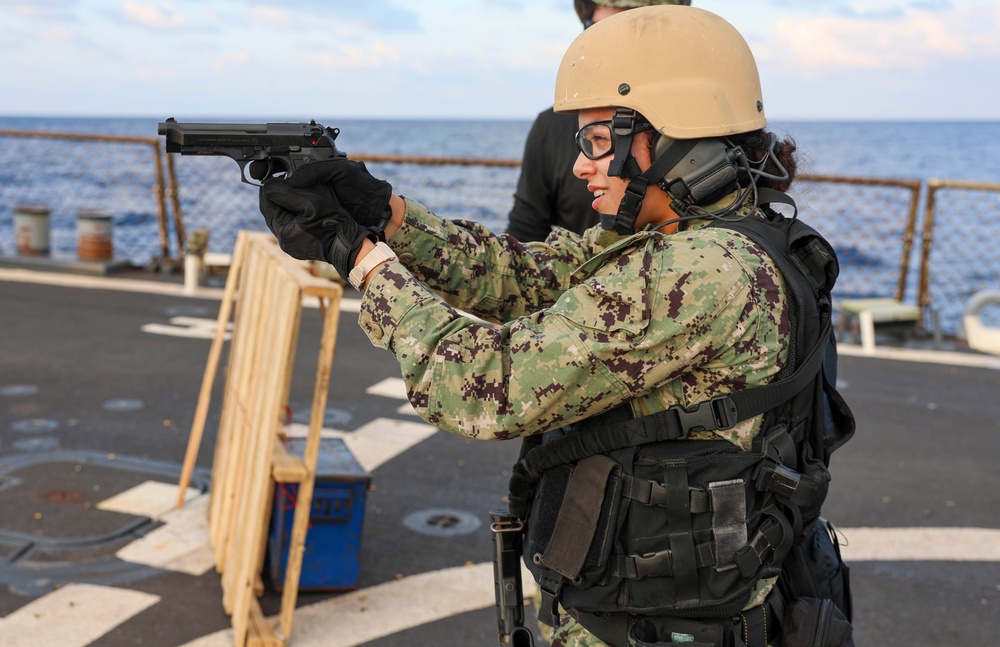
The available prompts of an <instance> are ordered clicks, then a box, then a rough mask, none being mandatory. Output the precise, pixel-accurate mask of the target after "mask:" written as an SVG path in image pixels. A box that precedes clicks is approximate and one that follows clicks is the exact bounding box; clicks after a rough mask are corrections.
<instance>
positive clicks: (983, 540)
mask: <svg viewBox="0 0 1000 647" xmlns="http://www.w3.org/2000/svg"><path fill="white" fill-rule="evenodd" d="M837 530H838V532H839V534H840V535H841V536H842V537H841V546H840V550H841V555H842V556H843V558H844V561H845V562H847V563H848V564H850V562H868V561H922V562H1000V530H997V529H994V528H837Z"/></svg>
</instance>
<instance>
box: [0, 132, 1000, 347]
mask: <svg viewBox="0 0 1000 647" xmlns="http://www.w3.org/2000/svg"><path fill="white" fill-rule="evenodd" d="M168 116H169V115H164V116H163V117H149V118H107V119H102V118H94V117H79V118H71V117H17V116H0V128H8V129H17V130H28V131H53V132H60V133H92V134H101V135H105V134H107V135H128V136H141V137H148V138H155V137H157V133H156V127H157V123H158V122H159V121H163V120H164V119H165V118H166V117H168ZM310 118H315V119H316V121H317V122H319V123H322V124H324V125H327V126H335V127H337V128H339V129H340V131H341V134H340V136H339V138H338V140H337V145H338V147H339V148H341V149H342V150H344V151H345V152H347V153H348V154H362V153H369V154H399V155H423V156H438V157H474V158H490V159H507V160H518V159H520V157H521V154H522V150H523V146H524V140H525V137H526V135H527V133H528V130H529V128H530V127H531V120H528V119H524V120H434V119H338V118H336V117H329V116H323V115H307V116H265V117H262V118H260V119H248V118H240V119H232V120H225V119H218V118H212V119H198V118H189V117H184V118H183V119H182V121H188V122H196V121H215V122H221V121H232V122H241V123H242V122H247V123H264V122H267V121H272V122H283V121H307V120H308V119H310ZM769 128H770V129H771V130H772V131H774V132H775V133H776V134H777V135H778V136H779V137H782V138H787V137H791V138H792V139H794V140H795V142H796V143H797V146H798V160H799V173H800V174H802V173H810V174H818V175H837V176H848V177H867V178H886V179H914V180H928V179H931V178H936V179H946V180H965V181H975V182H991V183H1000V163H997V160H998V159H1000V122H911V121H907V122H892V121H872V122H834V121H787V122H782V121H775V122H772V123H771V124H770V126H769ZM14 141H15V140H12V139H11V138H7V141H4V138H0V253H8V252H10V251H12V250H11V248H12V245H13V243H12V241H10V240H7V239H9V238H11V236H7V235H6V233H7V230H8V229H10V227H11V219H12V216H11V210H10V209H11V206H12V205H10V204H4V202H5V200H4V199H3V197H4V196H5V193H4V189H5V186H4V184H5V183H7V184H8V187H9V186H10V184H11V183H13V184H17V183H24V182H25V181H26V179H25V178H26V177H27V178H29V179H28V180H27V181H33V180H31V179H30V178H33V177H34V176H35V175H36V174H35V173H34V170H32V169H28V170H27V172H26V170H25V169H23V168H15V167H18V166H19V165H20V164H21V161H20V160H21V159H22V157H21V156H20V155H18V151H17V149H16V146H17V145H19V144H20V143H21V142H24V141H27V140H16V142H17V143H12V142H14ZM46 151H47V153H46V157H44V158H43V159H44V161H43V162H42V163H43V164H44V165H45V167H46V168H45V169H44V173H42V170H43V169H36V170H37V171H38V173H37V177H40V178H41V177H44V178H45V179H44V180H39V182H44V183H51V182H58V183H60V184H61V185H62V186H51V190H52V193H53V194H59V193H62V194H68V195H69V196H70V198H67V199H68V200H71V201H72V203H73V204H80V203H86V202H87V201H88V200H92V201H97V200H99V199H101V198H100V197H98V194H99V193H100V192H108V191H110V192H118V193H121V194H124V193H126V192H127V191H129V190H131V191H133V192H134V186H135V183H136V181H137V180H136V179H135V177H134V175H133V172H138V169H139V167H140V166H142V167H143V168H148V163H149V162H148V158H145V157H144V158H142V159H138V158H137V159H136V161H135V164H134V165H133V167H128V165H127V164H126V167H128V168H129V171H127V172H123V173H122V174H121V175H120V176H116V177H108V178H101V180H100V181H99V182H96V183H95V182H94V180H93V174H92V173H91V174H89V175H88V174H86V173H83V172H82V171H81V168H80V167H81V165H85V164H86V163H87V161H86V160H80V159H76V160H72V161H62V160H60V159H58V154H55V156H53V153H52V149H51V148H49V149H46ZM144 154H148V152H144ZM36 163H38V162H36ZM202 163H204V164H202ZM370 168H372V170H373V172H374V173H376V175H379V174H381V175H382V176H383V177H387V178H389V179H391V180H392V181H393V185H394V187H397V188H398V187H403V192H404V193H405V194H406V195H409V196H411V197H416V198H418V199H420V200H422V201H424V202H426V203H427V204H428V206H430V207H431V208H433V209H434V210H435V211H437V212H438V213H440V214H441V215H443V216H446V217H468V218H473V219H475V220H479V221H481V222H483V223H484V224H486V225H487V226H489V227H490V228H491V229H493V230H494V231H502V229H503V227H504V226H505V223H506V214H507V211H508V210H509V207H510V201H511V198H510V193H511V191H512V188H513V182H514V181H515V180H516V177H517V170H516V169H494V168H482V167H478V168H475V167H471V168H470V167H424V166H421V167H414V166H412V165H402V166H401V167H399V166H397V165H383V166H378V165H375V166H372V165H370ZM15 171H16V172H15ZM178 173H179V175H180V180H181V187H182V191H181V198H182V210H183V213H184V218H185V224H186V225H187V227H188V230H190V229H191V228H193V227H197V226H206V227H208V228H209V229H210V230H211V231H212V232H213V233H212V236H213V240H216V241H217V242H219V243H220V244H221V245H222V248H226V245H227V244H228V245H230V247H231V242H232V240H235V231H236V230H237V229H238V228H240V227H244V228H256V229H260V228H261V223H260V222H259V218H258V217H257V216H256V213H255V212H256V191H255V190H254V189H253V188H252V187H249V186H247V185H243V184H241V183H239V182H235V181H233V182H223V181H222V180H221V179H220V178H223V177H229V175H228V174H229V173H232V174H233V179H234V180H235V177H236V175H235V174H236V173H238V169H237V168H236V166H235V165H234V164H233V163H232V162H230V161H227V160H215V159H208V158H190V157H187V158H185V161H184V163H183V164H178ZM401 174H402V175H401ZM15 178H16V179H15ZM199 182H200V183H201V184H199ZM130 183H131V185H132V186H131V187H130V186H129V185H130ZM140 184H141V182H140ZM49 187H50V185H45V186H44V190H46V191H47V190H48V189H49ZM470 187H472V189H470ZM469 190H472V191H474V192H477V195H478V192H482V193H484V194H485V193H486V192H487V191H490V192H492V194H493V195H492V196H489V197H488V198H487V197H485V196H483V202H482V204H478V205H469V204H468V198H467V197H463V196H468V195H469V193H468V191H469ZM463 191H464V192H463ZM792 194H793V195H795V194H796V193H795V188H794V187H793V190H792ZM6 195H7V196H8V197H9V195H10V194H9V193H8V194H6ZM101 195H103V194H101ZM859 195H860V193H859ZM147 199H148V198H147ZM796 199H797V200H799V202H800V204H802V205H805V209H804V210H805V211H807V212H809V207H810V200H809V196H808V195H803V196H801V199H800V198H799V197H797V198H796ZM893 199H895V200H897V202H898V200H899V198H893ZM978 199H979V197H978V196H974V197H973V198H972V199H971V201H972V204H973V207H972V208H971V209H970V211H969V212H967V213H974V211H973V210H974V208H975V201H976V200H978ZM991 199H992V200H993V202H994V203H996V202H997V201H998V200H1000V194H996V195H993V196H991ZM967 200H968V199H967ZM7 201H9V200H7ZM811 206H813V207H817V206H819V205H816V204H815V202H813V204H812V205H811ZM823 206H824V208H826V209H828V210H829V205H823ZM881 206H884V205H878V204H869V203H867V202H864V201H863V200H862V201H861V202H860V203H859V202H855V203H852V204H850V205H840V206H839V207H838V208H840V209H841V210H842V209H852V210H854V213H853V214H851V219H849V220H848V219H843V220H841V219H840V217H839V216H838V215H837V214H838V212H837V211H836V210H832V211H829V213H832V214H833V217H832V218H831V217H830V216H825V217H827V221H826V222H824V223H823V227H821V231H829V229H824V227H826V228H830V229H835V228H837V227H838V226H839V227H848V228H850V227H862V228H863V229H865V230H867V229H868V227H867V223H868V222H871V223H873V224H878V219H879V216H880V213H881V212H880V210H879V209H880V208H881ZM904 208H905V207H904ZM56 209H61V212H66V216H65V217H63V218H61V219H60V221H59V222H58V223H56V222H55V221H56V218H55V211H54V212H53V216H54V217H53V221H54V222H53V227H61V228H62V230H60V231H54V232H53V235H54V238H55V239H54V241H53V246H54V253H55V252H62V253H64V254H67V253H68V254H72V253H74V251H73V250H74V246H75V237H74V232H73V231H72V228H73V226H74V223H73V218H72V215H71V213H70V208H69V206H68V205H63V206H62V207H60V206H59V205H57V206H56ZM894 209H896V211H895V213H900V211H899V209H900V207H899V205H898V204H896V205H895V207H894ZM866 211H870V212H871V213H870V216H869V215H868V214H867V213H863V212H866ZM859 212H862V213H860V215H859ZM823 213H826V212H823ZM987 213H990V214H993V217H992V219H983V218H953V219H952V223H951V224H946V225H945V226H941V225H936V229H935V233H934V236H935V238H934V250H935V253H936V254H937V257H936V258H935V259H934V263H932V269H934V270H935V271H936V272H937V274H934V275H933V276H932V278H931V283H932V285H931V292H932V294H933V299H934V302H935V306H936V307H939V308H940V311H941V312H942V313H943V322H942V323H943V326H942V327H943V329H944V332H945V333H947V334H952V333H956V332H958V330H959V327H960V320H961V313H962V309H963V307H964V304H965V303H966V302H967V300H968V298H969V296H971V294H973V293H974V292H975V291H977V290H979V289H983V288H997V287H1000V269H998V267H1000V261H998V257H997V254H996V252H995V251H994V245H993V244H992V243H989V244H985V245H984V244H983V241H992V240H996V239H997V237H998V236H1000V218H998V217H996V214H997V213H1000V204H993V205H992V206H991V208H990V210H989V211H988V212H987ZM200 214H209V215H211V216H212V217H214V218H215V220H212V221H208V220H204V221H202V220H199V218H201V217H202V216H201V215H200ZM155 220H156V219H155V214H154V213H153V210H152V209H151V207H149V206H148V204H147V206H142V207H131V206H130V207H124V208H122V209H121V210H120V212H118V213H116V214H115V240H116V242H115V247H116V255H117V254H118V253H119V252H121V253H122V255H125V256H128V257H130V258H131V259H132V260H133V262H137V263H139V264H142V263H144V262H145V261H146V260H148V259H149V258H151V257H153V256H154V255H155V254H156V252H157V251H158V248H157V240H156V238H157V237H156V235H155V231H156V228H155ZM220 221H224V224H225V226H227V227H229V228H230V231H227V232H225V233H222V232H219V234H217V231H218V229H217V228H218V227H219V223H220ZM810 222H814V221H812V220H810ZM814 224H815V223H814ZM130 228H131V229H132V231H133V232H134V235H133V236H132V237H131V240H132V241H140V240H141V242H142V245H139V244H132V245H131V248H130V249H124V250H123V249H120V246H119V241H130V237H129V235H128V234H129V229H130ZM862 233H863V234H864V235H866V236H867V237H868V240H867V241H863V242H862V243H859V244H857V245H853V244H852V245H849V246H844V247H841V248H839V249H838V253H839V254H840V256H841V263H842V266H844V267H843V268H842V269H846V270H848V271H842V274H841V278H842V281H841V282H839V283H838V288H841V287H843V288H844V289H846V290H849V291H851V293H850V294H847V296H865V295H864V294H862V293H863V292H864V288H863V287H862V288H859V289H858V290H857V291H855V289H854V288H853V287H852V286H851V277H850V276H849V274H850V271H851V270H853V271H854V272H855V273H856V274H862V275H864V274H867V273H869V272H870V271H871V270H869V269H868V268H875V269H876V270H877V269H878V268H881V270H882V271H884V272H886V273H887V274H890V275H892V276H895V273H896V272H897V270H894V269H893V268H894V267H898V259H897V258H890V257H892V256H894V255H897V254H898V251H897V250H898V249H899V248H898V246H892V245H887V246H885V247H884V248H883V247H882V246H881V245H880V244H879V240H878V237H879V236H880V235H882V234H875V233H872V231H862ZM900 233H901V232H900V231H898V230H894V231H891V232H887V233H885V234H884V236H885V237H886V239H889V238H892V239H895V240H900V239H901V236H900ZM970 234H974V237H975V238H976V239H978V240H977V241H975V242H976V243H977V244H978V245H979V246H978V247H977V246H970V247H969V249H970V250H971V251H972V253H973V258H971V259H970V258H965V257H964V255H965V254H964V251H965V249H964V245H965V240H966V239H967V237H969V235H970ZM4 236H6V238H4ZM230 238H231V239H232V240H230ZM918 243H919V237H918ZM171 245H172V248H173V249H175V250H176V245H177V243H176V242H175V241H171ZM918 246H919V245H918ZM948 248H951V249H952V250H955V249H959V250H961V251H962V252H963V253H962V254H955V253H954V252H952V253H951V256H952V259H951V260H948V259H946V258H944V255H943V254H942V253H941V252H939V251H938V250H944V249H948ZM970 261H971V262H970ZM916 262H917V259H916V257H914V259H913V261H912V262H911V264H912V265H913V269H912V270H911V275H912V276H913V279H912V280H911V282H910V283H911V285H913V286H914V288H915V283H916V280H917V277H916ZM946 263H947V265H946ZM851 265H853V266H854V267H853V268H852V267H850V266H851ZM945 270H947V273H946V272H945ZM935 282H936V283H935ZM883 284H887V285H894V279H892V278H891V277H890V278H889V279H888V280H886V281H883ZM888 291H889V292H891V288H890V289H889V290H888ZM880 292H882V293H883V294H885V292H886V290H885V289H884V288H880ZM908 294H909V295H910V298H912V295H913V294H914V291H913V289H911V288H908ZM987 319H988V320H989V321H990V322H993V320H997V321H998V322H1000V317H998V314H997V313H996V312H994V311H991V312H990V313H989V316H988V317H987Z"/></svg>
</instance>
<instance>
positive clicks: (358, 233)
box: [259, 177, 375, 280]
mask: <svg viewBox="0 0 1000 647" xmlns="http://www.w3.org/2000/svg"><path fill="white" fill-rule="evenodd" d="M290 184H291V183H290V182H289V181H288V180H286V179H284V178H278V177H272V178H269V179H267V180H265V181H264V183H263V184H262V185H261V187H260V196H259V197H260V212H261V214H262V215H263V216H264V221H265V222H266V223H267V227H268V229H270V230H271V233H273V234H274V236H275V238H277V239H278V246H280V247H281V249H282V250H283V251H284V252H285V253H286V254H288V255H289V256H292V257H293V258H298V259H301V260H304V261H327V262H329V263H330V264H331V265H333V266H334V267H335V268H336V269H337V272H339V273H340V275H341V276H342V277H344V280H347V276H348V274H350V273H351V270H352V269H353V268H354V260H355V259H356V258H357V256H358V252H359V251H360V250H361V245H362V243H364V240H365V239H366V238H370V239H374V238H375V234H374V233H373V232H372V230H370V229H368V228H366V227H362V226H361V225H360V224H358V223H357V222H355V221H354V219H353V218H351V216H350V214H348V212H347V211H346V210H345V209H344V208H343V207H342V206H341V205H340V202H339V201H338V200H337V196H336V194H335V193H334V192H333V188H332V187H331V186H330V185H329V184H321V185H317V186H311V187H308V188H300V189H297V188H294V187H292V186H291V185H290Z"/></svg>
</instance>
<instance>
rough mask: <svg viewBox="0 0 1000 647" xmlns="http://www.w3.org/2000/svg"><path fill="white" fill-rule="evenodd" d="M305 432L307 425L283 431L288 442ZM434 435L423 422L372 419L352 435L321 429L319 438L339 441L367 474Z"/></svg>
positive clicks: (432, 427) (294, 424)
mask: <svg viewBox="0 0 1000 647" xmlns="http://www.w3.org/2000/svg"><path fill="white" fill-rule="evenodd" d="M308 431H309V427H308V426H307V425H303V424H298V423H293V424H291V425H289V426H288V427H287V428H286V430H285V434H286V435H287V436H288V437H289V438H304V437H305V436H306V434H307V433H308ZM437 431H438V429H437V427H434V426H432V425H428V424H426V423H423V422H410V421H409V420H393V419H392V418H376V419H375V420H373V421H371V422H369V423H368V424H366V425H364V426H362V427H358V428H357V429H356V430H354V431H337V430H333V429H324V430H323V431H322V433H321V437H323V438H342V439H343V441H344V445H345V446H346V447H347V449H349V450H350V452H351V453H352V454H353V455H354V458H355V459H356V460H357V461H358V463H359V464H360V465H361V467H362V468H364V469H365V471H367V472H371V471H374V470H375V468H377V467H378V466H379V465H382V464H383V463H385V462H387V461H390V460H392V459H393V458H395V457H396V456H398V455H399V454H402V453H403V452H405V451H406V450H408V449H409V448H410V447H413V446H414V445H416V444H417V443H419V442H422V441H424V440H427V439H428V438H430V437H431V436H433V435H434V434H435V433H437Z"/></svg>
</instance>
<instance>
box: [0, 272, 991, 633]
mask: <svg viewBox="0 0 1000 647" xmlns="http://www.w3.org/2000/svg"><path fill="white" fill-rule="evenodd" d="M2 272H3V274H2V275H0V335H2V337H0V339H2V341H0V349H2V353H0V645H3V646H4V647H8V646H15V647H18V646H21V645H31V646H32V647H38V646H43V645H52V646H53V647H55V646H58V647H84V646H85V645H93V646H95V647H112V646H119V645H121V646H132V645H139V644H142V645H154V646H163V647H175V646H186V647H195V646H197V647H214V646H219V647H222V646H224V645H229V644H230V643H231V632H230V631H229V627H230V619H229V617H228V616H227V615H226V614H225V612H224V610H223V608H222V593H221V588H220V583H219V575H218V573H216V571H215V569H214V567H213V563H212V559H211V552H210V550H209V544H208V534H207V524H206V522H205V512H204V507H203V506H204V505H205V504H206V502H207V499H208V493H207V490H208V484H209V483H210V471H209V470H210V468H211V459H212V451H213V448H214V442H215V438H214V435H213V433H212V431H213V423H214V422H217V420H218V415H219V412H218V410H217V409H218V407H217V406H215V405H213V408H212V410H211V411H210V414H209V421H208V424H207V425H206V435H205V439H204V440H203V442H202V446H201V450H200V452H199V455H198V469H197V470H196V471H195V475H194V478H193V479H192V484H191V488H190V489H189V491H188V492H187V497H188V498H187V503H186V505H185V506H184V507H183V508H180V509H177V508H176V507H175V505H174V502H175V500H176V497H177V488H176V483H177V478H178V475H179V473H180V467H181V463H182V461H183V457H184V452H185V449H186V446H187V442H188V429H189V428H190V425H191V421H192V416H193V414H194V410H195V406H196V403H197V398H198V392H199V388H200V386H201V380H202V375H203V372H204V369H205V361H206V358H207V355H208V351H209V346H210V343H211V337H212V335H213V333H214V323H215V318H216V315H217V313H218V307H219V300H218V299H219V297H220V294H221V292H220V291H219V290H203V291H201V292H200V293H199V294H197V295H185V294H184V293H183V290H182V289H181V286H180V285H179V284H176V285H175V284H171V283H170V282H164V281H157V282H156V283H147V282H144V281H122V280H117V281H115V280H109V279H104V278H87V277H74V278H73V280H72V281H67V280H65V277H64V276H63V275H59V274H46V273H41V272H24V271H11V270H3V271H2ZM356 298H357V295H356V293H351V292H348V294H347V297H346V299H345V301H344V302H343V308H342V311H343V314H342V316H341V321H340V328H339V331H338V338H337V351H336V356H335V359H334V363H333V374H332V379H331V385H330V392H329V399H328V404H327V406H328V409H327V412H326V416H325V422H324V428H325V430H326V431H325V434H326V435H328V436H336V437H340V438H343V439H344V441H345V443H346V444H347V445H348V446H349V447H350V448H351V450H352V452H353V453H354V455H355V457H356V458H357V459H358V461H359V462H360V463H361V464H362V465H363V466H364V467H365V469H366V470H368V471H369V472H370V474H371V484H372V487H371V489H370V491H369V492H368V495H367V506H366V512H365V519H364V529H363V534H362V538H361V541H360V544H361V556H360V562H361V575H360V580H359V583H358V584H359V586H358V588H357V589H355V590H353V591H349V592H308V591H303V592H300V594H299V600H298V605H299V606H298V610H297V611H296V613H295V619H294V624H293V631H292V636H291V642H290V644H291V645H293V646H294V647H302V646H309V645H316V646H319V645H323V646H324V647H328V646H344V647H347V646H350V645H370V646H372V645H374V646H381V645H386V646H388V645H412V646H417V647H419V646H422V645H435V646H437V645H455V646H463V647H464V646H467V645H491V644H496V637H495V615H494V611H493V589H492V566H491V564H490V563H489V560H490V555H491V552H490V550H491V549H490V536H489V530H488V528H487V525H488V524H487V523H486V522H487V519H488V514H487V513H488V512H489V510H490V509H491V508H495V507H498V506H501V505H502V497H503V496H504V495H505V493H506V491H505V488H506V483H507V477H508V474H509V472H508V470H509V467H510V465H511V463H512V462H513V461H514V460H515V458H516V454H517V450H518V445H517V443H513V442H510V443H496V442H472V441H467V440H465V439H462V438H459V437H456V436H452V435H450V434H447V433H444V432H441V431H439V430H437V429H435V428H433V427H430V426H429V425H427V424H425V423H424V422H423V421H422V420H420V419H419V418H418V417H417V416H416V415H415V414H414V413H413V411H412V409H411V408H410V407H409V405H408V404H407V402H406V400H405V394H404V390H403V386H402V383H401V381H400V380H399V379H398V367H397V365H396V364H395V361H394V360H393V358H392V357H391V356H390V355H389V354H387V353H385V352H383V351H380V350H377V349H375V348H373V347H372V346H371V345H370V344H369V342H368V341H367V339H366V338H365V337H364V335H363V334H362V333H361V331H360V329H359V328H358V327H357V326H356V325H355V322H356V314H354V313H355V312H356V310H357V302H356ZM319 331H320V320H319V316H318V313H317V311H315V310H312V309H309V308H307V309H306V312H305V314H304V317H303V323H302V329H301V334H300V339H299V349H300V354H303V356H304V357H306V361H304V362H303V364H304V369H303V379H302V380H297V379H296V380H293V384H292V393H291V396H290V398H289V407H290V409H291V414H292V415H291V416H290V419H289V424H288V429H287V432H288V433H289V434H290V435H293V436H294V435H296V434H299V433H301V432H302V429H303V421H304V420H305V419H306V418H304V416H307V412H308V407H309V403H310V398H311V388H312V385H311V384H310V382H309V377H311V375H310V374H309V371H310V370H311V369H310V368H309V367H308V356H309V355H310V354H311V353H313V349H315V348H316V345H315V341H316V339H318V335H319ZM884 350H885V352H884V353H882V351H883V349H882V347H881V346H880V347H879V351H880V353H879V354H878V355H875V356H866V355H863V354H860V353H858V352H857V351H856V349H855V348H852V347H849V346H843V347H842V352H841V366H840V375H839V378H840V381H841V387H842V390H843V393H844V395H845V397H846V398H848V402H849V403H850V404H851V406H852V408H853V409H854V411H855V414H856V415H857V418H858V432H857V435H856V436H855V439H854V440H852V441H851V442H850V443H849V444H848V445H846V446H845V447H844V448H843V449H841V450H840V451H838V452H837V454H836V455H835V456H834V460H833V473H834V486H833V490H832V493H831V495H830V498H829V499H828V503H827V505H826V507H825V510H824V512H825V516H827V517H828V518H829V519H831V520H832V521H834V522H835V523H836V524H837V525H838V526H840V528H841V531H842V535H843V537H842V539H843V540H844V541H845V542H846V543H847V546H846V547H845V548H844V552H845V558H846V559H847V561H848V562H849V564H850V566H851V569H852V570H851V575H852V582H853V584H854V590H855V609H856V619H855V632H856V638H857V641H858V644H908V645H928V646H929V645H938V644H980V643H982V641H983V640H985V639H986V638H987V637H991V636H993V635H994V627H993V626H992V623H991V620H992V619H993V618H995V616H996V613H997V608H998V607H1000V514H998V511H1000V487H998V486H1000V476H998V475H997V472H996V470H995V465H994V457H995V456H997V455H998V450H1000V447H998V445H1000V433H998V432H1000V415H998V413H1000V404H998V403H997V400H996V394H997V393H998V392H1000V364H998V362H997V358H991V357H988V356H984V355H978V354H969V353H961V354H949V353H935V352H932V351H920V353H922V354H918V353H917V352H916V351H906V350H901V349H884ZM219 388H220V386H219V385H218V384H217V385H216V390H217V391H218V389H219ZM217 401H218V399H217V398H216V399H214V400H213V402H217ZM279 604H280V597H279V594H277V593H275V592H274V591H273V590H272V589H271V588H270V586H268V588H267V589H266V592H265V594H264V597H263V598H262V606H263V607H264V611H265V613H267V614H273V613H276V612H277V609H278V608H279ZM528 615H529V619H531V613H530V610H529V613H528ZM532 621H533V620H532Z"/></svg>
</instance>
